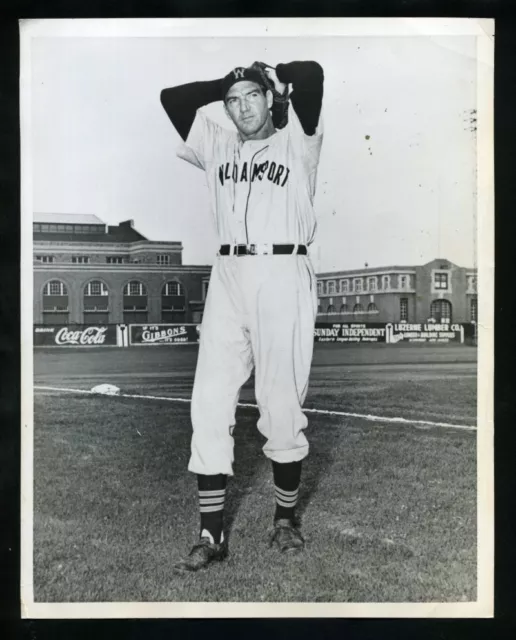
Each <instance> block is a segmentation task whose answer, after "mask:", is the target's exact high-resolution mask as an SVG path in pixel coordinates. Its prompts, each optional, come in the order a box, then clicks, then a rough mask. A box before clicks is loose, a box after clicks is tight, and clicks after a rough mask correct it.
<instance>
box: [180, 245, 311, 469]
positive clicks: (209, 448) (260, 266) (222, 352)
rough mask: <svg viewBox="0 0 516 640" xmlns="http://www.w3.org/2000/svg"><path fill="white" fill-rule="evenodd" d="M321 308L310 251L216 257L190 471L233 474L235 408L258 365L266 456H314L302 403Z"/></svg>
mask: <svg viewBox="0 0 516 640" xmlns="http://www.w3.org/2000/svg"><path fill="white" fill-rule="evenodd" d="M316 313H317V286H316V276H315V273H314V270H313V267H312V264H311V262H310V259H309V258H308V256H303V255H266V256H218V257H217V258H216V260H215V264H214V266H213V269H212V273H211V278H210V285H209V289H208V295H207V299H206V305H205V311H204V316H203V321H202V326H201V337H200V345H199V356H198V360H197V368H196V373H195V381H194V388H193V394H192V405H191V418H192V426H193V436H192V444H191V457H190V462H189V465H188V469H189V470H190V471H192V472H194V473H199V474H205V475H215V474H219V473H222V474H226V475H232V474H233V471H232V463H233V459H234V458H233V436H232V432H233V428H234V426H235V411H236V407H237V403H238V399H239V395H240V389H241V388H242V385H243V384H244V383H245V382H246V381H247V380H248V379H249V376H250V375H251V373H252V370H253V366H254V368H255V395H256V400H257V403H258V408H259V411H260V418H259V420H258V429H259V431H260V432H261V433H262V435H263V436H265V438H266V439H267V442H266V444H265V446H264V447H263V451H264V453H265V455H266V456H267V457H268V458H270V459H271V460H274V461H276V462H295V461H298V460H302V459H303V458H305V457H306V456H307V455H308V441H307V439H306V437H305V434H304V433H303V430H304V429H305V428H306V426H307V424H308V420H307V418H306V416H305V415H304V413H303V412H302V405H303V402H304V400H305V397H306V392H307V389H308V378H309V374H310V366H311V362H312V354H313V344H314V324H315V316H316Z"/></svg>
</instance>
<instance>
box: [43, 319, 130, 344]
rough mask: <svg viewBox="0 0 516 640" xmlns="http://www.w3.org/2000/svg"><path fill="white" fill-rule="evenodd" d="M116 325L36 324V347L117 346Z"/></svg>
mask: <svg viewBox="0 0 516 640" xmlns="http://www.w3.org/2000/svg"><path fill="white" fill-rule="evenodd" d="M116 343H117V340H116V325H114V324H105V325H85V324H74V325H36V326H35V327H34V346H35V347H96V346H116Z"/></svg>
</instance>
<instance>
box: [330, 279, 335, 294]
mask: <svg viewBox="0 0 516 640" xmlns="http://www.w3.org/2000/svg"><path fill="white" fill-rule="evenodd" d="M332 293H335V282H334V281H333V280H330V281H329V282H328V294H329V295H331V294H332Z"/></svg>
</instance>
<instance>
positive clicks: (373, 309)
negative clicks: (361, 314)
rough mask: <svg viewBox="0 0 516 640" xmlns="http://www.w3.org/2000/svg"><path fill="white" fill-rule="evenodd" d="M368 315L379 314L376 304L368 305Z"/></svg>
mask: <svg viewBox="0 0 516 640" xmlns="http://www.w3.org/2000/svg"><path fill="white" fill-rule="evenodd" d="M367 313H378V307H377V306H376V305H375V303H374V302H370V303H369V304H368V305H367Z"/></svg>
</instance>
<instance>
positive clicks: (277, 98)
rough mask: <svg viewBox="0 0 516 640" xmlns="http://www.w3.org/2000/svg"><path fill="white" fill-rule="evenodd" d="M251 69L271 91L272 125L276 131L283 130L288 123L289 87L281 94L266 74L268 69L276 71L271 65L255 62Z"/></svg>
mask: <svg viewBox="0 0 516 640" xmlns="http://www.w3.org/2000/svg"><path fill="white" fill-rule="evenodd" d="M251 69H255V70H256V71H258V73H259V74H260V75H261V77H262V79H263V83H264V85H265V86H266V87H267V88H268V89H270V91H271V93H272V97H273V103H272V107H271V115H272V123H273V125H274V127H275V128H276V129H283V127H284V126H285V125H286V124H287V122H288V104H289V101H288V85H287V86H286V87H285V91H284V92H283V93H280V92H279V91H278V90H277V89H276V87H275V85H274V82H273V81H272V80H271V79H270V78H269V76H268V75H267V74H266V73H265V70H266V69H274V67H271V65H270V64H265V62H253V64H252V65H251Z"/></svg>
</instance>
